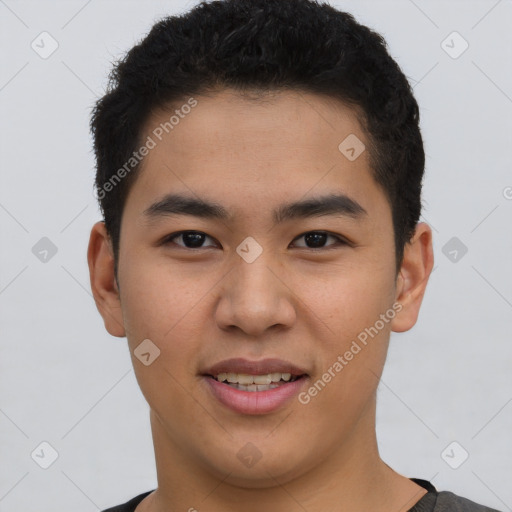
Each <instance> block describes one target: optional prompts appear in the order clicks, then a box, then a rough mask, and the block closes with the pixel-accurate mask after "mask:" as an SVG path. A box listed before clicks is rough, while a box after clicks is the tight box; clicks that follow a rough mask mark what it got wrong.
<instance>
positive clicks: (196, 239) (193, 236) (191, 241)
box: [164, 231, 215, 249]
mask: <svg viewBox="0 0 512 512" xmlns="http://www.w3.org/2000/svg"><path fill="white" fill-rule="evenodd" d="M208 238H209V239H210V240H213V239H212V238H211V237H210V236H208V235H207V234H206V233H203V232H202V231H180V232H179V233H174V234H173V235H170V236H169V237H167V238H166V239H165V241H164V244H168V243H171V242H172V243H176V245H179V246H181V247H184V248H186V249H202V248H205V247H212V246H215V244H212V245H206V246H204V245H203V243H204V242H205V240H206V239H208ZM176 240H178V241H179V242H176Z"/></svg>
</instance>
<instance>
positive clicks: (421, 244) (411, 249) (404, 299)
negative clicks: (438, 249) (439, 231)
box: [391, 222, 434, 332]
mask: <svg viewBox="0 0 512 512" xmlns="http://www.w3.org/2000/svg"><path fill="white" fill-rule="evenodd" d="M433 265H434V254H433V249H432V230H431V229H430V227H429V226H428V225H427V224H425V223H424V222H420V223H418V225H417V226H416V230H415V232H414V235H413V237H412V239H411V240H410V241H409V242H408V243H407V244H406V245H405V248H404V257H403V260H402V265H401V267H400V271H399V273H398V277H397V282H396V302H398V303H400V304H401V306H402V309H401V310H400V312H399V313H398V314H397V315H396V317H395V318H394V319H393V321H392V323H391V329H392V330H393V331H395V332H404V331H407V330H409V329H410V328H411V327H412V326H413V325H414V324H415V323H416V320H417V319H418V314H419V311H420V306H421V303H422V300H423V296H424V294H425V289H426V287H427V283H428V279H429V277H430V274H431V272H432V267H433Z"/></svg>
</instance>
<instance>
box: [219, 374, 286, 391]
mask: <svg viewBox="0 0 512 512" xmlns="http://www.w3.org/2000/svg"><path fill="white" fill-rule="evenodd" d="M291 378H292V374H291V373H278V372H277V373H267V374H264V375H249V374H247V373H219V374H218V375H217V377H216V379H217V380H218V381H219V382H225V381H227V382H228V383H230V384H241V385H243V386H244V390H245V389H246V388H247V387H251V385H254V386H253V387H254V388H255V389H249V391H256V386H261V387H267V386H270V385H271V384H272V383H273V382H279V381H281V380H284V381H285V382H289V381H290V380H291ZM274 387H276V386H274ZM269 389H272V388H269Z"/></svg>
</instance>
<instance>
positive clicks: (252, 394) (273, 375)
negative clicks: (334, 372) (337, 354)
mask: <svg viewBox="0 0 512 512" xmlns="http://www.w3.org/2000/svg"><path fill="white" fill-rule="evenodd" d="M201 376H202V377H203V378H204V379H205V381H206V382H207V384H208V388H209V390H210V391H211V394H212V395H213V397H214V398H216V399H217V401H218V402H220V403H221V404H223V405H224V406H226V407H228V408H229V409H231V410H234V411H236V412H238V413H242V414H267V413H270V412H273V411H275V410H277V409H280V408H282V407H283V406H284V405H285V404H287V403H289V402H290V400H291V399H292V398H293V397H294V396H296V395H297V394H298V393H299V391H300V390H301V389H302V388H303V386H304V385H305V382H306V380H307V379H308V377H309V375H308V373H307V372H306V371H305V370H304V369H302V368H299V367H298V366H295V365H293V364H291V363H289V362H286V361H283V360H279V359H265V360H262V361H248V360H245V359H230V360H226V361H222V362H220V363H218V364H216V365H214V366H212V367H211V368H209V369H208V370H206V371H205V372H203V373H201Z"/></svg>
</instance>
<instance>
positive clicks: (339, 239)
mask: <svg viewBox="0 0 512 512" xmlns="http://www.w3.org/2000/svg"><path fill="white" fill-rule="evenodd" d="M186 233H194V234H200V235H206V237H208V238H211V239H212V240H214V238H213V237H211V236H209V235H207V234H206V233H204V232H203V231H195V230H185V231H178V232H176V233H172V234H171V235H168V236H166V237H165V238H164V239H163V240H162V245H167V244H171V243H174V242H173V240H174V239H176V238H179V237H180V236H182V235H184V234H186ZM310 234H322V235H327V237H332V238H335V239H336V243H335V244H331V245H327V246H325V247H316V248H315V247H306V246H304V247H299V249H307V250H310V251H320V250H323V251H327V250H330V249H333V248H335V247H339V246H343V245H351V243H350V242H349V241H348V240H347V239H345V238H344V237H342V236H340V235H335V234H334V233H330V232H329V231H323V230H313V231H306V232H305V233H302V234H301V235H299V236H298V237H296V238H294V239H293V241H295V240H298V239H300V238H303V237H305V236H306V235H310ZM176 245H178V247H181V248H182V249H187V250H190V251H197V250H200V249H208V248H209V247H212V246H207V247H195V248H194V247H186V246H184V245H179V244H176Z"/></svg>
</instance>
